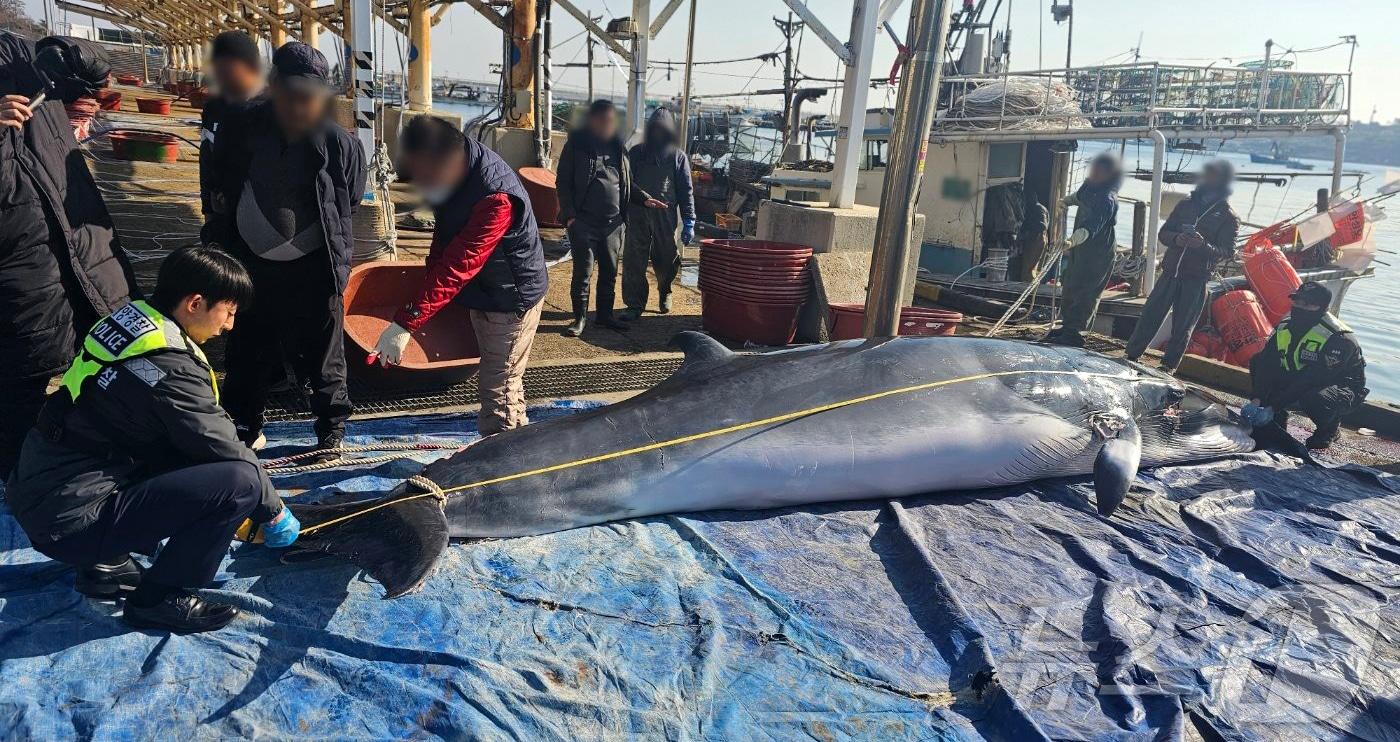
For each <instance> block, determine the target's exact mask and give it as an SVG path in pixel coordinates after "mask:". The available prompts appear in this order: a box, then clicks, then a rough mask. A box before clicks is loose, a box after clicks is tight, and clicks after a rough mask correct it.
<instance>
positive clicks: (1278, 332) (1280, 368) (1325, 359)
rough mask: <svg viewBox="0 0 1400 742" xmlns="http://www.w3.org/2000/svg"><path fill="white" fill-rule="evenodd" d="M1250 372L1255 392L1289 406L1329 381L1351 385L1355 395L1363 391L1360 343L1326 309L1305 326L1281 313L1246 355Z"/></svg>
mask: <svg viewBox="0 0 1400 742" xmlns="http://www.w3.org/2000/svg"><path fill="white" fill-rule="evenodd" d="M1249 372H1250V378H1251V382H1252V384H1253V387H1254V396H1255V398H1257V399H1259V400H1260V401H1262V402H1263V403H1264V404H1265V405H1268V406H1272V407H1287V406H1289V405H1291V404H1293V403H1295V402H1297V401H1298V400H1299V399H1300V398H1301V397H1303V396H1304V395H1306V394H1308V393H1309V392H1314V391H1317V390H1319V389H1323V388H1325V387H1329V386H1340V387H1343V388H1345V389H1349V390H1351V391H1352V393H1353V394H1355V395H1356V399H1357V401H1360V400H1361V399H1363V398H1365V396H1366V393H1367V389H1366V360H1365V358H1363V357H1362V355H1361V346H1360V345H1359V344H1357V342H1356V338H1355V337H1354V336H1353V335H1352V332H1351V328H1349V327H1347V326H1346V324H1345V323H1343V322H1342V321H1341V320H1339V319H1337V318H1336V317H1333V316H1332V315H1330V314H1324V315H1323V316H1322V319H1321V321H1319V322H1317V323H1316V324H1314V325H1313V326H1312V327H1305V328H1299V327H1295V326H1294V322H1293V319H1292V318H1291V317H1285V318H1284V319H1283V321H1281V322H1279V325H1278V327H1276V328H1274V333H1273V335H1270V336H1269V344H1268V345H1266V346H1265V347H1264V349H1263V350H1261V351H1259V353H1258V355H1256V356H1254V359H1253V360H1252V361H1250V363H1249Z"/></svg>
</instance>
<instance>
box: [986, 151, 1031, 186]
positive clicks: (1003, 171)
mask: <svg viewBox="0 0 1400 742" xmlns="http://www.w3.org/2000/svg"><path fill="white" fill-rule="evenodd" d="M1025 160H1026V145H1025V143H1024V142H997V143H995V144H989V145H987V179H988V180H993V179H997V178H1016V179H1020V177H1021V164H1022V163H1023V162H1025Z"/></svg>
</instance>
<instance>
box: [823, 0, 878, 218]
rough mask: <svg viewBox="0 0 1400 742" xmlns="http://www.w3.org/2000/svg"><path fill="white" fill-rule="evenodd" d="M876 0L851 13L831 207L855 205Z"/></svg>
mask: <svg viewBox="0 0 1400 742" xmlns="http://www.w3.org/2000/svg"><path fill="white" fill-rule="evenodd" d="M876 2H877V0H856V7H855V8H854V9H853V11H852V13H851V53H852V55H853V56H854V58H853V59H852V60H851V63H850V64H848V65H846V79H845V83H844V84H843V86H842V88H841V118H840V119H838V120H837V124H836V152H835V155H836V167H835V169H834V170H833V171H832V174H831V206H832V207H833V208H837V209H849V208H851V207H852V206H855V205H856V176H857V175H859V173H860V159H861V157H862V156H863V154H864V151H865V106H866V101H867V100H869V97H870V70H871V68H872V66H873V64H874V61H875V38H876V33H877V32H878V29H879V27H880V26H879V23H877V21H878V17H879V8H878V7H877V6H876Z"/></svg>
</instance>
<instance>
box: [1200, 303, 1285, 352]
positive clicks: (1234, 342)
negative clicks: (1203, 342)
mask: <svg viewBox="0 0 1400 742" xmlns="http://www.w3.org/2000/svg"><path fill="white" fill-rule="evenodd" d="M1210 314H1211V319H1212V320H1213V321H1214V324H1215V327H1216V329H1218V330H1219V331H1220V337H1221V338H1222V339H1223V340H1224V341H1225V348H1226V356H1225V359H1226V360H1227V361H1228V362H1230V363H1232V364H1234V365H1236V366H1243V367H1248V366H1249V362H1250V361H1251V360H1253V359H1254V356H1255V354H1257V353H1258V352H1259V351H1260V350H1263V348H1264V346H1265V345H1266V344H1268V342H1269V334H1270V333H1272V332H1273V329H1274V328H1273V325H1271V324H1269V318H1268V317H1267V316H1265V314H1264V308H1263V307H1262V306H1260V305H1259V299H1258V298H1256V297H1255V296H1254V292H1253V291H1249V290H1247V289H1238V290H1236V291H1228V292H1226V293H1225V294H1224V295H1223V296H1221V297H1220V298H1218V299H1216V300H1215V301H1213V302H1211V305H1210Z"/></svg>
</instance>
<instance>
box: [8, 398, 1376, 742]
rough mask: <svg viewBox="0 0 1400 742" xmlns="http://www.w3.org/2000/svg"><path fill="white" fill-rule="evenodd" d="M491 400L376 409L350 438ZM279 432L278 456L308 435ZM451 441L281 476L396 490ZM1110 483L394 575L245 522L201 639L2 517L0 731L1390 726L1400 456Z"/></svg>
mask: <svg viewBox="0 0 1400 742" xmlns="http://www.w3.org/2000/svg"><path fill="white" fill-rule="evenodd" d="M580 406H583V405H581V404H577V405H575V404H567V403H566V404H559V405H555V406H553V407H549V408H536V409H533V410H532V416H533V417H535V418H536V419H541V418H546V417H550V416H554V415H561V414H568V413H569V412H570V411H572V410H573V409H577V408H578V407H580ZM474 424H475V420H474V419H473V418H472V417H470V416H463V415H440V416H414V417H401V418H388V419H380V420H367V421H356V422H355V423H353V424H352V426H351V431H350V432H351V434H352V435H351V440H350V443H372V442H382V441H401V440H414V441H429V442H456V443H466V442H468V441H470V440H471V439H472V438H473V437H474V436H475V434H474V432H473V431H474ZM269 432H270V433H271V435H270V438H271V440H272V442H273V444H274V448H273V449H271V450H270V451H269V454H270V455H279V454H282V453H287V452H290V451H291V450H293V448H294V447H295V446H297V445H305V444H307V443H309V442H310V438H311V435H310V431H309V429H308V427H307V426H305V425H280V426H275V427H273V428H272V429H271V430H270V431H269ZM439 455H444V452H438V453H433V452H425V453H423V454H420V455H418V456H417V458H416V460H403V461H398V462H392V463H387V464H380V465H377V466H368V467H353V466H352V467H346V468H343V469H339V470H335V471H331V472H317V473H311V474H301V475H291V476H287V477H281V478H279V485H280V486H283V487H288V488H308V487H309V488H315V489H314V490H313V492H312V493H310V494H309V495H306V496H312V497H314V496H315V494H316V492H323V491H325V490H328V489H330V488H332V487H334V488H339V489H343V490H354V491H375V490H383V489H388V488H389V487H390V486H391V485H392V484H394V483H395V482H397V481H399V480H401V479H402V478H404V477H406V476H409V475H411V474H412V473H414V472H416V471H417V470H418V469H419V468H420V467H421V465H422V463H423V462H425V461H428V460H431V459H432V458H434V457H436V456H439ZM521 456H522V460H526V459H527V458H528V452H522V453H521ZM1090 492H1091V486H1090V484H1089V483H1088V482H1087V481H1083V480H1070V481H1058V480H1057V481H1050V482H1043V483H1037V484H1034V485H1029V486H1022V487H1016V488H1009V489H1002V490H994V491H988V492H978V493H969V494H965V495H951V496H949V495H940V496H930V497H922V498H907V499H903V500H897V501H870V502H858V503H843V504H838V505H831V506H820V507H812V508H803V509H793V510H780V511H770V512H761V513H748V512H746V513H733V512H720V513H705V514H698V515H677V516H667V517H660V518H650V519H646V520H642V521H634V522H624V523H616V524H609V525H603V526H596V527H592V528H583V529H578V530H574V531H569V532H565V533H560V534H554V535H550V536H543V537H536V538H525V539H511V540H502V541H489V542H482V543H473V544H454V545H453V546H452V547H451V548H450V549H449V551H448V553H447V555H446V557H445V559H444V560H443V562H442V564H441V565H440V567H439V569H438V570H437V572H436V573H435V574H434V575H433V576H432V577H431V578H430V579H429V580H428V581H427V582H426V583H425V585H424V587H423V588H422V589H421V590H420V591H418V592H416V593H414V594H411V595H409V596H407V597H404V598H401V599H399V600H393V601H384V600H380V599H379V598H380V596H381V595H382V591H381V590H380V588H379V586H378V585H376V584H374V583H373V582H371V581H369V580H367V579H366V578H364V577H362V576H361V575H360V574H359V573H358V572H357V571H356V570H355V568H353V567H351V566H348V565H345V564H341V563H337V562H333V561H320V562H314V563H306V564H295V565H284V564H280V563H279V562H278V561H277V559H276V555H274V554H273V553H271V552H269V551H268V550H265V549H262V548H260V547H238V548H235V549H233V550H232V552H231V555H230V558H229V559H228V560H227V561H226V562H225V564H224V566H223V569H222V571H221V573H220V575H219V578H218V585H217V588H216V590H215V591H214V592H215V593H216V594H217V595H218V597H219V598H220V599H225V600H228V601H231V602H234V603H236V604H237V605H239V606H240V607H241V608H242V609H243V610H244V613H245V615H244V617H243V618H241V619H240V620H239V621H237V622H235V623H234V624H233V625H232V626H230V627H229V628H228V629H226V630H224V631H220V632H216V633H213V634H205V635H197V636H188V637H180V636H167V635H161V634H155V633H140V632H132V631H128V630H127V629H126V627H125V625H124V624H122V623H121V621H120V620H119V618H117V617H116V616H117V608H116V607H115V606H113V605H111V604H104V603H98V602H92V601H87V600H85V599H83V598H80V597H79V596H78V595H77V594H76V593H74V592H73V591H72V576H73V572H72V570H71V569H69V568H67V567H64V566H63V565H59V564H55V563H53V562H49V561H47V560H45V559H44V558H43V557H42V556H40V555H39V554H37V553H36V552H34V551H33V550H32V549H30V548H28V542H27V541H26V539H25V537H24V535H23V533H22V532H21V531H20V530H19V528H18V527H17V525H16V524H15V522H14V520H13V519H12V518H10V517H9V516H8V515H0V736H3V737H4V738H6V739H63V738H74V737H79V738H96V739H130V738H142V739H145V738H162V739H176V738H227V737H231V736H248V737H265V738H277V739H289V738H337V739H345V738H403V737H408V736H415V735H421V734H428V735H437V736H442V737H452V738H482V739H542V738H561V739H601V738H607V739H618V738H624V737H645V738H663V739H717V740H718V739H726V740H727V739H745V740H762V739H810V738H815V739H911V740H913V739H919V740H924V739H940V738H948V739H965V738H979V737H988V738H1015V739H1028V738H1035V737H1050V738H1064V739H1130V738H1166V739H1170V738H1176V737H1180V736H1183V735H1184V734H1185V733H1186V732H1187V730H1188V729H1190V730H1193V731H1195V732H1205V733H1207V734H1208V735H1210V734H1214V735H1218V736H1219V738H1224V739H1258V738H1278V737H1288V738H1298V739H1316V738H1337V737H1343V736H1353V737H1357V738H1361V739H1370V740H1386V739H1389V740H1394V739H1400V608H1397V602H1398V601H1397V597H1400V537H1397V534H1400V488H1397V487H1396V485H1395V483H1394V480H1393V479H1392V478H1389V477H1386V476H1384V475H1378V474H1376V473H1374V472H1370V471H1369V470H1362V469H1356V468H1353V469H1329V468H1323V467H1320V466H1315V465H1310V464H1304V463H1302V462H1299V461H1297V460H1295V459H1290V458H1287V457H1283V456H1280V455H1277V454H1271V453H1256V454H1251V455H1248V456H1241V457H1236V458H1232V459H1229V460H1224V461H1217V462H1213V463H1209V464H1201V465H1193V466H1180V467H1169V468H1163V469H1158V470H1155V471H1153V472H1148V473H1145V474H1143V475H1141V476H1140V478H1139V486H1138V487H1137V488H1136V490H1135V491H1134V493H1133V494H1132V495H1130V497H1129V499H1128V502H1127V503H1126V504H1125V506H1124V507H1123V508H1122V509H1121V510H1120V511H1119V514H1117V515H1115V517H1114V518H1113V519H1111V520H1105V519H1103V518H1100V517H1099V516H1098V515H1097V514H1096V512H1095V511H1094V509H1093V506H1092V504H1091V501H1090V499H1089V495H1090Z"/></svg>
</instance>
